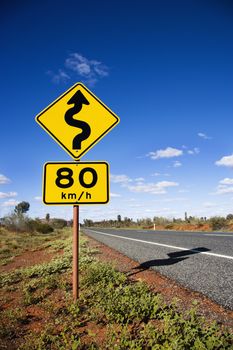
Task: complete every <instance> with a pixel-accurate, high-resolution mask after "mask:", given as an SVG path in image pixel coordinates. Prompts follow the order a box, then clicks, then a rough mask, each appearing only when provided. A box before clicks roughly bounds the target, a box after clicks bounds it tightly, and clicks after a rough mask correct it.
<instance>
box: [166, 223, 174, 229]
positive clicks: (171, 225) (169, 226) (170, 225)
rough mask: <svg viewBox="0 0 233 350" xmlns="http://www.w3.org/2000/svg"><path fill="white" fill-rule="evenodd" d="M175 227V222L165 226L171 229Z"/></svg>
mask: <svg viewBox="0 0 233 350" xmlns="http://www.w3.org/2000/svg"><path fill="white" fill-rule="evenodd" d="M173 227H174V225H173V224H167V225H166V226H165V228H166V229H167V230H171V229H172V228H173Z"/></svg>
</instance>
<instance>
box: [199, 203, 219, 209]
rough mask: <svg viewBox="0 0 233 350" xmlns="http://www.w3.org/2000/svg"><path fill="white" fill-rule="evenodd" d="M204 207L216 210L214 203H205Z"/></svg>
mask: <svg viewBox="0 0 233 350" xmlns="http://www.w3.org/2000/svg"><path fill="white" fill-rule="evenodd" d="M202 205H203V207H205V208H214V207H216V203H213V202H204V203H202Z"/></svg>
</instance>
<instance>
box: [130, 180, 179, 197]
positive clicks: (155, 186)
mask: <svg viewBox="0 0 233 350" xmlns="http://www.w3.org/2000/svg"><path fill="white" fill-rule="evenodd" d="M178 185H179V184H178V183H177V182H172V181H160V182H157V183H145V184H136V185H129V186H127V187H128V189H129V190H130V191H132V192H137V193H139V192H143V193H151V194H164V193H167V191H166V189H167V188H168V187H174V186H178Z"/></svg>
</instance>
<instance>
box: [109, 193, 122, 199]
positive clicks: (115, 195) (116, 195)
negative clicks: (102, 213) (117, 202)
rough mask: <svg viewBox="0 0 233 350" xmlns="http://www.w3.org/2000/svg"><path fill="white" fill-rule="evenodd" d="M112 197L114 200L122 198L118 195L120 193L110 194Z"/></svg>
mask: <svg viewBox="0 0 233 350" xmlns="http://www.w3.org/2000/svg"><path fill="white" fill-rule="evenodd" d="M110 197H112V198H117V197H121V195H120V194H118V193H112V192H111V193H110Z"/></svg>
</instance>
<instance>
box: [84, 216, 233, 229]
mask: <svg viewBox="0 0 233 350" xmlns="http://www.w3.org/2000/svg"><path fill="white" fill-rule="evenodd" d="M84 226H85V227H111V228H139V229H140V228H144V229H153V228H155V229H157V230H177V231H221V230H227V231H233V215H232V214H228V215H227V216H226V217H222V216H213V217H211V218H209V219H207V218H206V217H200V218H198V217H194V216H189V217H188V216H187V213H185V216H184V219H181V218H178V219H176V218H173V219H168V218H164V217H158V216H155V217H154V218H153V219H151V218H144V219H137V220H133V219H130V218H128V217H125V218H124V219H122V218H121V215H118V216H117V219H116V220H101V221H93V220H90V219H85V220H84Z"/></svg>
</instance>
